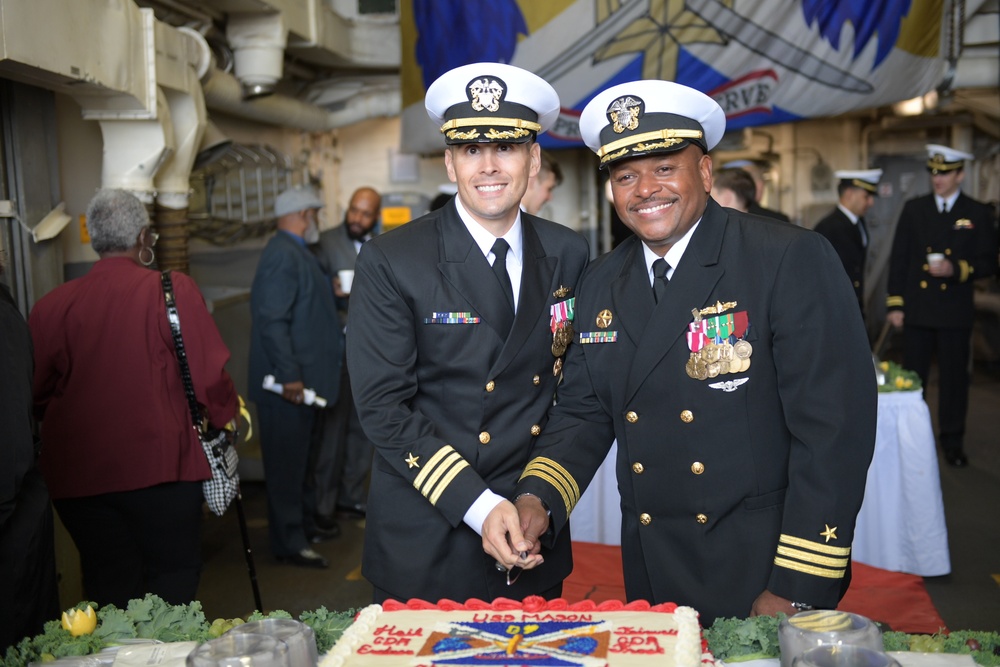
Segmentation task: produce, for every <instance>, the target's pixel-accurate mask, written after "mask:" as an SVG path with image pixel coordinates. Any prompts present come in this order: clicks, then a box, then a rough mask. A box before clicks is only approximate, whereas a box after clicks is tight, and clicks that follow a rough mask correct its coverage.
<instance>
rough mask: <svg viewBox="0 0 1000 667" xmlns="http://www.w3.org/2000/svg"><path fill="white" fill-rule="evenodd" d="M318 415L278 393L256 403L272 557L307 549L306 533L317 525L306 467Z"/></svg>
mask: <svg viewBox="0 0 1000 667" xmlns="http://www.w3.org/2000/svg"><path fill="white" fill-rule="evenodd" d="M319 415H320V410H318V409H316V408H314V407H311V406H308V405H295V404H293V403H289V402H288V401H286V400H284V399H283V398H281V397H280V396H273V397H272V396H265V397H264V398H262V399H261V400H260V401H258V402H257V421H258V423H259V426H260V448H261V454H262V458H263V461H264V481H265V482H266V484H267V519H268V536H269V538H270V542H271V552H272V553H273V554H274V555H275V556H279V557H281V556H291V555H293V554H296V553H298V552H299V551H301V550H303V549H306V548H308V547H309V540H308V538H307V537H306V533H307V532H308V531H312V530H314V529H315V517H316V494H315V491H314V489H313V485H312V480H307V474H306V472H307V470H308V468H309V456H310V444H311V442H312V430H313V426H314V423H315V421H316V419H318V418H319Z"/></svg>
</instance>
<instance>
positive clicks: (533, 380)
mask: <svg viewBox="0 0 1000 667" xmlns="http://www.w3.org/2000/svg"><path fill="white" fill-rule="evenodd" d="M541 383H542V378H540V377H538V376H537V375H536V376H535V377H533V378H531V384H533V385H535V386H536V387H537V386H538V385H540V384H541Z"/></svg>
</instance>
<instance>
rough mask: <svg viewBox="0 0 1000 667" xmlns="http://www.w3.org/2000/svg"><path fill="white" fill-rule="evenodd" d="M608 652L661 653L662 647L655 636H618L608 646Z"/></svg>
mask: <svg viewBox="0 0 1000 667" xmlns="http://www.w3.org/2000/svg"><path fill="white" fill-rule="evenodd" d="M608 652H609V653H624V654H632V655H635V654H662V653H663V652H664V651H663V647H661V646H660V642H659V640H657V638H656V637H641V636H633V637H619V638H618V643H617V644H615V645H613V646H609V647H608Z"/></svg>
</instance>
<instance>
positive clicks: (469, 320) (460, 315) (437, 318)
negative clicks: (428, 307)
mask: <svg viewBox="0 0 1000 667" xmlns="http://www.w3.org/2000/svg"><path fill="white" fill-rule="evenodd" d="M479 322H480V318H478V317H473V315H472V312H471V311H465V312H456V313H431V316H430V317H425V318H424V324H479Z"/></svg>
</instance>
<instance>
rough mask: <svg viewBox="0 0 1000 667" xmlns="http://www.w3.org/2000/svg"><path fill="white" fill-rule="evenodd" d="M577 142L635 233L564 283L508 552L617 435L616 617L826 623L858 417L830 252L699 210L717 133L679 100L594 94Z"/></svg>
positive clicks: (542, 528) (842, 585)
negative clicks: (622, 609) (566, 345)
mask: <svg viewBox="0 0 1000 667" xmlns="http://www.w3.org/2000/svg"><path fill="white" fill-rule="evenodd" d="M580 129H581V133H582V135H583V139H584V141H585V142H586V143H587V145H588V146H589V147H590V148H591V149H592V150H594V151H595V152H596V153H597V155H598V156H599V157H600V158H601V165H602V166H603V167H605V168H607V169H608V174H609V176H610V182H611V186H612V193H613V197H614V205H615V210H616V211H617V212H618V215H619V216H620V217H621V219H622V220H623V221H625V222H626V224H628V225H629V227H630V228H631V229H632V230H633V231H634V232H635V237H634V238H632V239H629V240H627V241H625V242H624V243H622V244H621V245H619V246H618V247H617V248H615V249H614V250H612V251H611V252H610V253H608V254H606V255H604V256H603V257H601V258H599V259H597V260H596V261H594V262H593V263H591V265H590V266H589V267H588V269H587V271H586V272H585V274H584V277H583V279H582V280H581V281H580V287H579V289H578V291H577V301H576V321H577V323H578V324H577V329H578V337H579V338H578V340H577V342H576V343H575V344H574V345H572V346H571V347H570V349H569V353H568V355H567V359H566V365H565V369H564V372H565V379H564V381H563V384H562V385H561V386H560V389H559V403H558V404H557V405H556V406H555V407H554V408H553V409H552V411H551V412H550V414H549V423H548V426H547V427H546V430H545V432H544V433H543V434H542V436H541V437H540V438H539V439H538V442H536V443H535V450H534V458H533V459H532V460H531V462H530V463H529V464H528V466H527V468H526V469H525V472H524V475H523V476H522V478H521V481H520V482H519V483H518V485H517V489H516V491H515V498H516V504H517V507H518V509H519V511H522V513H523V517H524V521H525V522H526V523H525V530H524V536H525V538H526V539H528V540H529V541H531V540H532V538H534V537H536V536H538V535H546V531H547V530H548V529H552V530H554V531H555V536H556V537H558V536H559V535H561V534H562V532H563V531H564V530H565V529H566V525H567V521H568V518H569V515H570V512H571V511H572V510H573V508H574V507H575V505H576V503H577V502H578V500H579V497H580V492H581V491H582V490H583V489H585V488H586V486H587V484H588V483H589V482H590V480H591V478H592V477H593V475H594V473H595V471H596V470H597V469H598V467H599V466H600V464H601V462H602V461H603V460H604V458H605V456H606V454H607V452H608V449H609V446H610V444H611V442H612V440H613V439H616V438H617V441H618V458H617V475H618V486H619V489H620V490H621V508H622V557H623V560H624V566H625V567H624V573H625V591H626V594H627V596H628V598H629V599H630V600H636V599H645V600H649V601H650V602H654V603H660V602H667V601H670V602H676V603H678V604H685V605H690V606H692V607H694V608H695V609H697V610H698V611H699V613H700V615H701V621H702V623H704V624H705V625H710V624H711V623H712V622H713V621H714V619H715V618H717V617H725V616H737V617H741V618H742V617H745V616H748V615H751V614H770V615H773V614H775V613H778V612H784V613H786V614H793V613H795V612H796V611H797V610H799V609H805V608H809V607H810V606H815V607H828V608H833V607H835V606H836V605H837V602H838V601H839V600H840V597H841V596H842V595H843V593H844V592H845V591H846V589H847V583H848V581H849V578H850V577H849V575H850V554H851V542H852V539H853V533H854V523H855V519H856V516H857V512H858V510H859V509H860V507H861V501H862V498H863V496H864V487H865V480H866V476H867V472H868V464H869V462H870V460H871V456H872V452H873V451H874V446H875V416H876V409H877V394H876V383H875V373H874V370H873V368H872V362H871V353H870V351H869V349H868V341H867V338H866V335H865V328H864V325H863V323H862V321H861V315H860V313H859V312H858V309H857V306H856V305H855V298H854V293H853V291H852V290H851V288H850V285H849V284H848V282H847V281H846V280H844V277H843V275H842V273H843V269H842V268H841V266H840V261H839V260H838V258H837V255H836V253H835V252H834V251H833V248H831V247H830V244H829V243H827V242H826V241H825V240H824V239H822V238H821V237H820V236H819V235H817V234H815V233H813V232H812V231H808V230H804V229H801V228H799V227H795V226H792V225H788V224H785V223H781V222H778V221H770V220H764V219H761V218H760V217H757V216H753V215H747V214H744V213H741V212H738V211H735V210H732V209H723V208H722V207H720V206H719V205H718V204H716V203H715V201H713V200H712V199H711V198H710V196H709V192H710V191H711V187H712V159H711V157H710V156H709V155H708V151H709V150H711V149H712V147H714V146H715V145H716V144H717V142H718V141H719V139H720V138H721V137H722V134H723V131H724V129H725V115H724V113H723V111H722V109H721V107H719V105H718V104H717V103H716V102H715V101H714V100H712V99H711V98H710V97H708V96H706V95H704V94H702V93H700V92H698V91H696V90H693V89H691V88H687V87H686V86H681V85H678V84H676V83H672V82H667V81H636V82H632V83H623V84H620V85H617V86H614V87H612V88H610V89H608V90H606V91H604V92H602V93H599V94H598V95H597V96H596V97H595V98H594V99H593V100H592V101H591V102H590V103H589V104H588V105H587V106H586V107H585V108H584V110H583V113H582V115H581V118H580ZM548 512H551V515H550V516H549V515H548ZM549 539H550V538H548V537H544V538H543V540H542V542H543V544H548V543H549Z"/></svg>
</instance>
